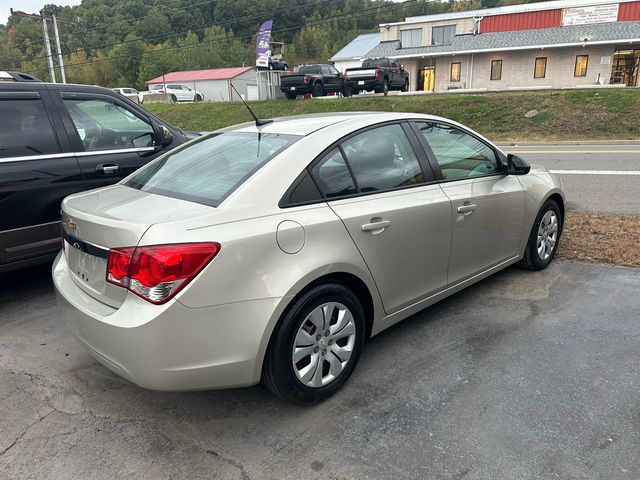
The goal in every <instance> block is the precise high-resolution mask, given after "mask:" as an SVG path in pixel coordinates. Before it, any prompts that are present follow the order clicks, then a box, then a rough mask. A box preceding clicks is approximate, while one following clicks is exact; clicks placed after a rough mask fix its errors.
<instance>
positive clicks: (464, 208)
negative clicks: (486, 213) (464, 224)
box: [458, 203, 477, 213]
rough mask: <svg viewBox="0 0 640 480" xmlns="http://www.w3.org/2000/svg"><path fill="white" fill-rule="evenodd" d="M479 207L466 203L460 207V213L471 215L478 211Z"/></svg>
mask: <svg viewBox="0 0 640 480" xmlns="http://www.w3.org/2000/svg"><path fill="white" fill-rule="evenodd" d="M476 207H477V205H476V204H475V203H465V204H464V205H461V206H459V207H458V213H471V212H473V211H474V210H475V209H476Z"/></svg>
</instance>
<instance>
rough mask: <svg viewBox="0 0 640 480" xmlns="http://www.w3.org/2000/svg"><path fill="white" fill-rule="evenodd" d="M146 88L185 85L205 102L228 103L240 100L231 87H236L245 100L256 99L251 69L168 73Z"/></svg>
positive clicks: (232, 68)
mask: <svg viewBox="0 0 640 480" xmlns="http://www.w3.org/2000/svg"><path fill="white" fill-rule="evenodd" d="M146 83H147V86H148V87H150V86H151V85H154V84H159V83H160V84H162V83H167V84H169V83H173V84H180V85H186V86H188V87H189V88H191V89H193V90H197V91H198V92H200V93H202V95H204V100H205V101H206V102H230V101H238V100H240V98H239V97H238V95H237V94H236V92H235V91H234V90H233V88H232V87H231V84H232V83H233V86H234V87H236V89H237V90H238V92H240V94H241V95H242V96H243V97H244V98H245V100H248V99H253V98H254V96H255V98H256V99H257V92H258V83H257V79H256V71H255V70H254V69H253V68H252V67H231V68H215V69H210V70H188V71H184V72H169V73H166V74H164V75H160V76H159V77H156V78H153V79H151V80H149V81H148V82H146Z"/></svg>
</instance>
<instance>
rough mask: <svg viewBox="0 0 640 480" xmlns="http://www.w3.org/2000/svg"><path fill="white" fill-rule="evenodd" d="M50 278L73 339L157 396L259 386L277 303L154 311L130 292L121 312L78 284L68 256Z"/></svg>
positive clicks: (173, 307)
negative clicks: (165, 392)
mask: <svg viewBox="0 0 640 480" xmlns="http://www.w3.org/2000/svg"><path fill="white" fill-rule="evenodd" d="M52 273H53V280H54V286H55V290H56V295H57V298H58V303H59V305H60V307H61V309H62V312H63V316H64V319H65V322H66V323H67V325H68V326H69V328H70V329H71V331H72V332H73V334H74V335H75V337H76V338H77V339H78V341H79V342H80V343H81V344H82V345H83V346H84V347H85V348H86V349H87V350H88V351H89V353H90V354H91V355H92V356H93V357H94V358H95V359H96V360H98V361H99V362H100V363H102V364H103V365H104V366H106V367H107V368H109V369H111V370H112V371H114V372H115V373H117V374H118V375H121V376H122V377H124V378H126V379H128V380H130V381H131V382H133V383H135V384H137V385H139V386H141V387H144V388H149V389H153V390H202V389H213V388H231V387H242V386H248V385H252V384H255V383H258V382H259V381H260V365H261V360H262V359H261V358H260V359H258V356H259V352H261V351H262V350H261V344H263V338H265V335H267V328H268V325H269V319H270V318H271V317H272V315H273V314H274V312H275V310H276V307H277V305H278V303H279V302H280V299H279V298H271V299H262V300H253V301H247V302H237V303H232V304H225V305H218V306H215V307H206V308H189V307H186V306H184V305H183V304H181V303H180V302H179V301H177V300H172V301H170V302H168V303H167V304H165V305H152V304H150V303H148V302H146V301H144V300H142V299H140V298H138V297H136V296H135V295H133V294H129V295H128V296H127V298H126V300H125V301H124V303H123V304H122V305H121V306H120V307H119V308H117V309H116V308H113V307H110V306H108V305H105V304H103V303H101V302H99V301H97V300H95V299H94V298H93V297H91V296H89V295H88V294H87V293H85V292H84V291H83V290H82V289H80V288H79V287H78V286H77V285H76V284H75V283H74V281H73V280H72V279H71V277H70V276H69V273H68V271H67V265H66V261H65V258H64V256H63V255H59V256H58V257H57V258H56V260H55V262H54V264H53V271H52ZM267 338H268V337H267Z"/></svg>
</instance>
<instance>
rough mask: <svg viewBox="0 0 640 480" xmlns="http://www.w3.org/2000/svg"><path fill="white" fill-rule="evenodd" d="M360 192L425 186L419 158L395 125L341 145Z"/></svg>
mask: <svg viewBox="0 0 640 480" xmlns="http://www.w3.org/2000/svg"><path fill="white" fill-rule="evenodd" d="M342 149H343V151H344V153H345V155H346V158H347V161H348V162H349V166H350V167H351V170H352V171H353V175H354V176H355V178H356V182H357V184H358V187H359V190H360V191H361V192H373V191H382V190H391V189H394V188H401V187H407V186H411V185H417V184H421V183H424V175H423V173H422V168H421V167H420V163H419V161H418V158H417V156H416V154H415V152H414V151H413V148H412V147H411V144H410V143H409V139H408V138H407V136H406V135H405V133H404V131H403V129H402V127H401V126H400V125H398V124H394V125H385V126H382V127H377V128H372V129H370V130H367V131H365V132H363V133H360V134H358V135H355V136H354V137H351V138H350V139H348V140H346V141H345V142H343V144H342Z"/></svg>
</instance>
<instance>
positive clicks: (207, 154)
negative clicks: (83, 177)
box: [124, 132, 300, 207]
mask: <svg viewBox="0 0 640 480" xmlns="http://www.w3.org/2000/svg"><path fill="white" fill-rule="evenodd" d="M299 138H300V137H299V136H296V135H280V134H275V133H261V134H258V133H238V132H225V133H219V134H212V135H207V136H205V137H201V138H199V139H198V140H195V141H194V142H193V143H190V144H189V145H186V146H185V147H183V148H179V149H178V150H176V151H174V152H171V153H168V154H166V155H163V156H162V157H160V158H158V159H157V160H155V161H153V162H151V163H149V164H148V165H146V166H145V167H143V168H141V169H140V170H138V171H137V172H136V173H134V174H133V176H131V177H129V179H128V180H126V181H125V183H124V185H126V186H127V187H131V188H136V189H138V190H142V191H144V192H150V193H155V194H158V195H164V196H167V197H174V198H179V199H181V200H188V201H192V202H196V203H202V204H205V205H210V206H212V207H217V206H218V205H219V204H220V203H221V202H222V201H223V200H224V199H225V198H226V197H227V196H229V195H230V194H231V192H233V191H234V190H235V189H236V188H238V186H240V185H241V184H242V183H243V182H244V181H245V180H247V179H248V178H249V177H250V176H251V175H253V173H254V172H256V171H257V170H258V169H259V168H260V167H261V166H263V165H264V164H266V163H267V162H268V161H269V160H271V159H272V158H273V157H274V156H276V155H277V154H279V153H280V152H282V151H283V150H285V149H286V148H287V147H289V146H291V145H292V144H293V143H295V142H296V141H297V140H298V139H299Z"/></svg>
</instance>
